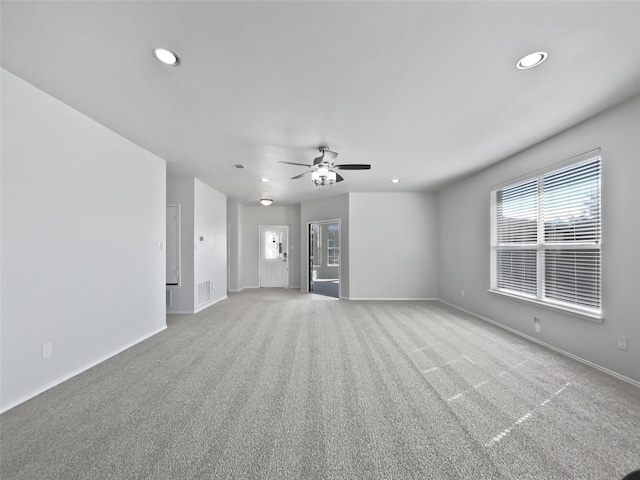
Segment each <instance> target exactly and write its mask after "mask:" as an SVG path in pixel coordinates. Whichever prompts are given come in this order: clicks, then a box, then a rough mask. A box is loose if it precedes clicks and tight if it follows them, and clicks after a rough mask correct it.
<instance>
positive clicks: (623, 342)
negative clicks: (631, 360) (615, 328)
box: [618, 337, 627, 352]
mask: <svg viewBox="0 0 640 480" xmlns="http://www.w3.org/2000/svg"><path fill="white" fill-rule="evenodd" d="M618 350H624V351H625V352H626V351H627V337H618Z"/></svg>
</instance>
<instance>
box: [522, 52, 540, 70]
mask: <svg viewBox="0 0 640 480" xmlns="http://www.w3.org/2000/svg"><path fill="white" fill-rule="evenodd" d="M546 58H547V52H535V53H530V54H529V55H527V56H526V57H523V58H521V59H520V61H519V62H518V63H517V64H516V67H518V68H519V69H520V70H526V69H527V68H533V67H536V66H538V65H540V64H541V63H542V62H544V61H545V59H546Z"/></svg>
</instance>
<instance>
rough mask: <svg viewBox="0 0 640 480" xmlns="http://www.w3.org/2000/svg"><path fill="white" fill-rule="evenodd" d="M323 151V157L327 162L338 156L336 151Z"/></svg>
mask: <svg viewBox="0 0 640 480" xmlns="http://www.w3.org/2000/svg"><path fill="white" fill-rule="evenodd" d="M323 153H324V159H325V160H326V161H328V162H333V161H334V160H335V159H336V158H338V153H337V152H332V151H331V150H325V151H324V152H323Z"/></svg>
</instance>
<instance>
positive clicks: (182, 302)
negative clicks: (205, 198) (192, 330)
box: [165, 175, 195, 313]
mask: <svg viewBox="0 0 640 480" xmlns="http://www.w3.org/2000/svg"><path fill="white" fill-rule="evenodd" d="M194 199H195V182H194V178H193V177H187V176H182V175H167V204H178V205H180V270H181V272H180V286H178V287H174V286H171V287H167V290H169V291H170V294H171V305H170V306H167V312H170V313H175V312H182V313H191V312H194V311H195V299H194V298H195V297H194V290H195V286H194V278H195V273H194V248H193V245H194V236H193V235H194V215H195V212H194ZM165 283H166V281H165Z"/></svg>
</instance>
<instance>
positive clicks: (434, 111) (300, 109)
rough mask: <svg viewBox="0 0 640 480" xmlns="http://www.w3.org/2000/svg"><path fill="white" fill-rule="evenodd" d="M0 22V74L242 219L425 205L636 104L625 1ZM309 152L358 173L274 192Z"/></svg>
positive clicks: (25, 10)
mask: <svg viewBox="0 0 640 480" xmlns="http://www.w3.org/2000/svg"><path fill="white" fill-rule="evenodd" d="M1 8H2V10H1V22H2V25H1V26H2V37H1V42H2V43H1V48H2V51H1V57H0V58H1V64H2V67H3V68H5V69H7V70H9V71H10V72H12V73H14V74H16V75H18V76H19V77H21V78H23V79H24V80H26V81H27V82H29V83H31V84H33V85H35V86H36V87H38V88H40V89H42V90H44V91H45V92H47V93H49V94H51V95H53V96H54V97H56V98H58V99H60V100H61V101H63V102H65V103H66V104H68V105H70V106H72V107H74V108H75V109H77V110H79V111H80V112H82V113H84V114H85V115H87V116H89V117H91V118H93V119H95V120H96V121H98V122H100V123H101V124H103V125H105V126H106V127H108V128H110V129H112V130H114V131H115V132H117V133H119V134H120V135H122V136H124V137H126V138H128V139H130V140H131V141H133V142H135V143H136V144H138V145H140V146H142V147H144V148H145V149H147V150H149V151H151V152H153V153H154V154H156V155H158V156H159V157H161V158H163V159H164V160H166V161H167V165H168V171H169V172H170V173H178V174H186V175H192V176H195V177H197V178H199V179H201V180H202V181H204V182H205V183H207V184H209V185H211V186H212V187H214V188H216V189H217V190H219V191H220V192H222V193H224V194H226V195H227V196H228V197H229V199H230V200H232V201H238V202H241V203H244V204H257V201H258V199H259V198H261V197H265V196H266V197H270V198H273V199H274V201H275V202H274V205H279V204H280V205H282V204H293V203H299V202H301V201H307V200H312V199H317V198H322V197H326V196H332V195H337V194H340V193H345V192H384V191H437V190H438V189H440V188H442V187H443V186H444V185H446V184H448V183H450V182H452V181H454V180H456V179H459V178H462V177H463V176H466V175H469V174H471V173H473V172H476V171H478V170H480V169H482V168H485V167H487V166H489V165H491V164H493V163H496V162H497V161H500V160H501V159H504V158H506V157H508V156H510V155H512V154H514V153H516V152H518V151H521V150H523V149H525V148H527V147H529V146H531V145H533V144H535V143H537V142H540V141H542V140H544V139H546V138H548V137H550V136H552V135H554V134H556V133H558V132H560V131H562V130H564V129H566V128H568V127H570V126H573V125H575V124H576V123H579V122H580V121H582V120H584V119H587V118H589V117H591V116H593V115H594V114H596V113H598V112H600V111H602V110H605V109H606V108H608V107H611V106H613V105H615V104H617V103H620V102H621V101H624V100H626V99H628V98H630V97H632V96H634V95H637V94H638V93H639V92H640V2H637V1H632V2H617V1H605V2H591V1H588V2H587V1H584V2H583V1H570V2H561V1H552V2H542V1H540V2H515V1H512V2H502V1H500V2H476V1H472V2H461V1H460V2H435V1H429V2H396V1H392V2H324V1H318V2H270V1H258V2H245V1H242V2H213V1H211V2H209V1H193V2H191V1H141V2H135V1H127V2H114V1H90V2H89V1H87V2H79V1H72V2H61V1H45V2H36V1H5V0H3V1H2V4H1ZM155 47H165V48H169V49H171V50H173V51H175V52H176V53H178V55H180V57H181V59H182V65H181V66H179V67H177V68H176V67H167V66H165V65H162V64H161V63H159V62H158V61H157V60H155V59H154V58H153V56H152V53H151V52H152V49H153V48H155ZM540 50H542V51H546V52H548V53H549V57H548V59H547V60H546V61H545V62H544V63H542V64H541V65H540V66H539V67H536V68H533V69H530V70H518V69H516V68H515V64H516V62H517V61H518V60H519V59H520V58H521V57H523V56H524V55H526V54H528V53H531V52H535V51H540ZM319 145H329V147H330V148H331V149H332V150H335V151H337V152H339V154H340V156H339V158H338V161H337V163H341V162H342V163H370V164H371V165H372V169H371V170H370V171H346V172H343V173H342V175H343V177H344V178H345V181H344V182H342V183H340V184H336V185H334V186H331V187H315V186H314V185H313V184H312V183H311V180H310V176H305V177H303V178H302V179H299V180H291V179H290V178H291V177H293V176H295V175H298V174H300V173H302V172H303V171H305V169H304V167H296V166H291V165H283V164H279V163H278V162H279V161H281V160H282V161H289V162H300V163H311V162H312V160H313V158H314V157H316V156H317V147H318V146H319ZM576 153H579V152H576ZM551 160H559V159H551ZM237 163H240V164H244V165H246V167H247V169H246V170H239V169H236V168H234V167H233V164H237ZM261 177H268V178H270V179H272V181H271V182H269V183H262V182H261V181H260V179H261ZM392 178H399V179H400V183H398V184H392V183H391V182H390V180H391V179H392Z"/></svg>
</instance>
